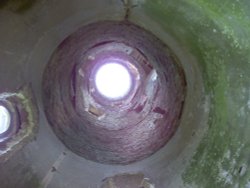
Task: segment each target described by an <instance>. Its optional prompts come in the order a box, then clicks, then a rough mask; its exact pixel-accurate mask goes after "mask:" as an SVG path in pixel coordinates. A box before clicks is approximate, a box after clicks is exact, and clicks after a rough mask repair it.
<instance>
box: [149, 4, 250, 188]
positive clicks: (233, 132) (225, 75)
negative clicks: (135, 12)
mask: <svg viewBox="0 0 250 188" xmlns="http://www.w3.org/2000/svg"><path fill="white" fill-rule="evenodd" d="M243 5H244V6H243ZM247 5H249V6H247ZM247 7H248V8H247ZM144 8H145V11H146V13H147V14H148V15H149V16H151V17H152V19H154V20H155V21H156V22H157V23H159V24H160V25H161V26H162V27H163V28H164V29H165V30H166V32H167V33H169V34H170V35H172V36H173V37H174V38H175V39H176V40H177V41H178V42H179V43H180V44H181V45H182V46H183V48H186V49H187V50H189V51H190V53H192V54H193V55H194V56H195V57H196V59H197V60H198V63H199V66H200V68H201V71H202V74H203V80H204V85H205V88H206V94H207V95H208V96H210V98H211V103H212V105H211V109H210V114H209V122H208V126H209V129H208V131H207V133H206V135H205V136H204V138H203V140H202V142H201V143H200V145H199V147H198V149H197V151H196V154H195V155H194V157H193V158H192V161H190V165H189V166H188V168H187V169H186V170H185V172H184V174H183V181H184V183H185V185H191V186H194V185H196V186H197V187H199V188H200V187H207V188H210V187H216V188H217V187H218V188H220V187H237V186H239V187H245V185H246V184H247V182H248V181H249V180H250V172H248V171H247V172H246V173H244V174H240V173H239V171H240V170H239V169H240V168H241V167H242V166H244V165H245V166H249V165H250V159H249V155H250V149H249V146H250V139H249V135H250V128H249V124H250V118H249V117H248V115H247V114H249V113H250V90H249V85H250V76H249V75H250V74H249V71H250V65H249V63H250V62H249V60H250V54H249V51H250V22H249V18H250V17H249V15H250V13H249V11H248V10H249V8H250V2H248V1H244V3H243V2H242V1H240V2H238V1H216V0H212V1H207V0H194V1H187V0H180V1H174V0H169V1H162V0H157V1H150V0H148V1H146V3H145V5H144ZM170 47H171V46H170ZM243 91H245V93H243Z"/></svg>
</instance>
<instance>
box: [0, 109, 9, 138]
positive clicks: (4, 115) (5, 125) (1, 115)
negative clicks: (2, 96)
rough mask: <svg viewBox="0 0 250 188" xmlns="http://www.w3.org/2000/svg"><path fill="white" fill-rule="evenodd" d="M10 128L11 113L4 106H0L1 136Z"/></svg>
mask: <svg viewBox="0 0 250 188" xmlns="http://www.w3.org/2000/svg"><path fill="white" fill-rule="evenodd" d="M9 127H10V113H9V111H8V110H7V109H6V108H5V107H4V106H0V134H3V133H5V132H6V131H7V130H8V129H9Z"/></svg>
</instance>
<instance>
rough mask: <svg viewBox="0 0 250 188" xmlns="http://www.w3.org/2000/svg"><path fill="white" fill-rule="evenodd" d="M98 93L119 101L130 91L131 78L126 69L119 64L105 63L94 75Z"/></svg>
mask: <svg viewBox="0 0 250 188" xmlns="http://www.w3.org/2000/svg"><path fill="white" fill-rule="evenodd" d="M95 85H96V88H97V90H98V92H99V93H100V94H101V95H103V96H104V97H106V98H109V99H121V98H123V97H124V96H126V95H127V94H128V93H129V91H130V90H131V85H132V83H131V76H130V74H129V71H128V70H127V68H126V67H124V66H123V65H121V64H119V63H115V62H111V63H106V64H104V65H102V66H100V67H99V69H98V70H97V72H96V75H95Z"/></svg>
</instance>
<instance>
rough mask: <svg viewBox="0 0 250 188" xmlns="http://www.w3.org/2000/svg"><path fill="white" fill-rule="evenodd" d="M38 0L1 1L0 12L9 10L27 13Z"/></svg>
mask: <svg viewBox="0 0 250 188" xmlns="http://www.w3.org/2000/svg"><path fill="white" fill-rule="evenodd" d="M37 1H38V0H1V1H0V10H9V11H12V12H15V13H24V12H26V11H28V10H29V9H30V8H32V6H33V5H34V4H35V3H36V2H37Z"/></svg>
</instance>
